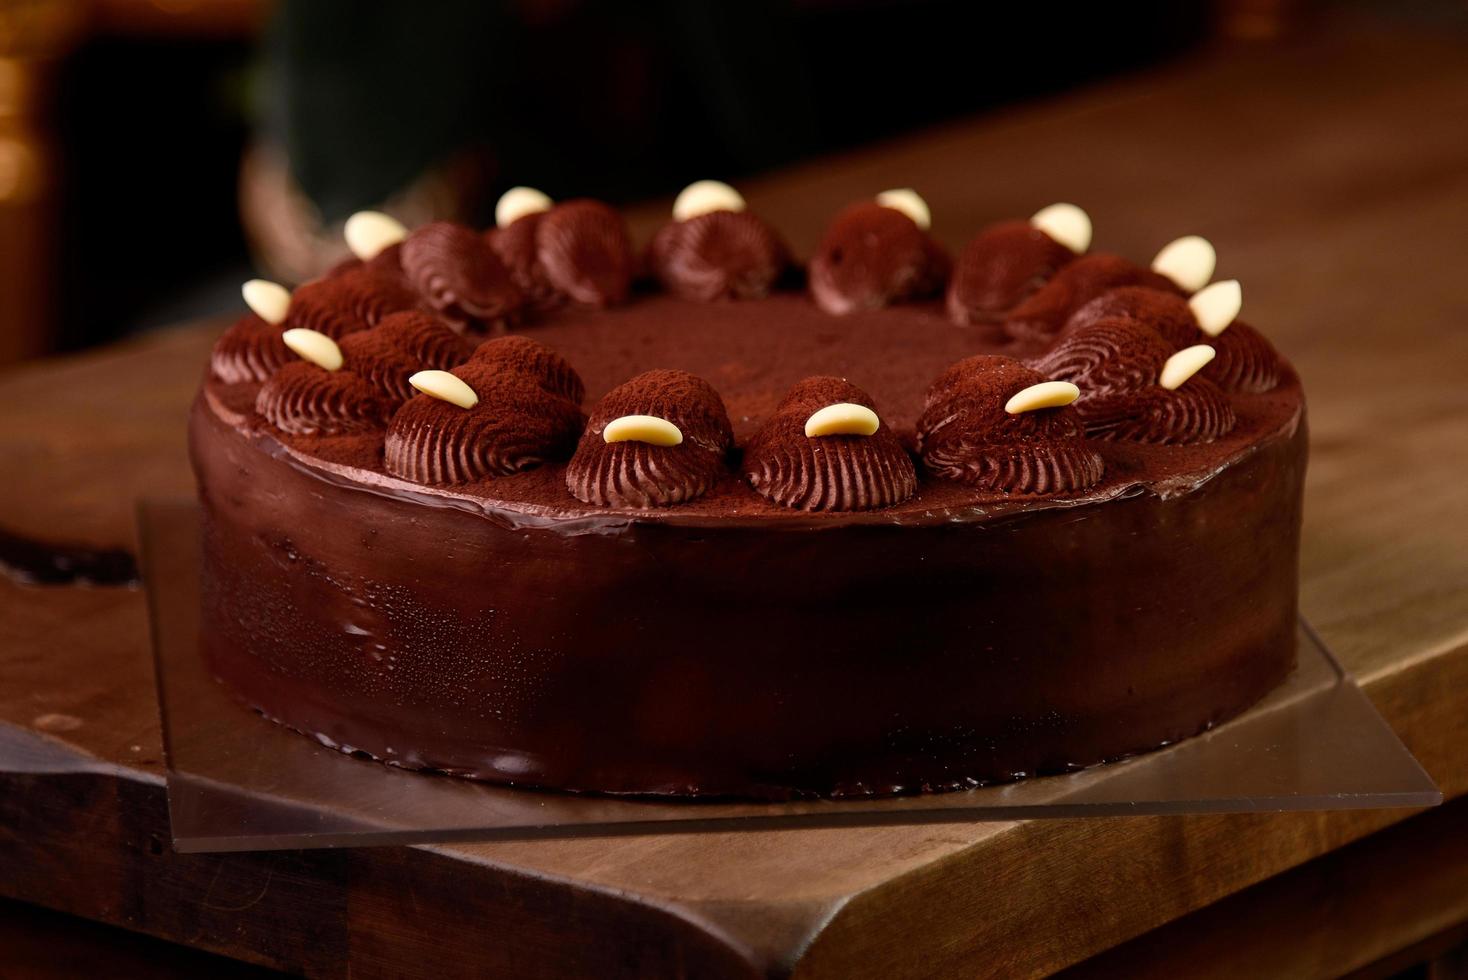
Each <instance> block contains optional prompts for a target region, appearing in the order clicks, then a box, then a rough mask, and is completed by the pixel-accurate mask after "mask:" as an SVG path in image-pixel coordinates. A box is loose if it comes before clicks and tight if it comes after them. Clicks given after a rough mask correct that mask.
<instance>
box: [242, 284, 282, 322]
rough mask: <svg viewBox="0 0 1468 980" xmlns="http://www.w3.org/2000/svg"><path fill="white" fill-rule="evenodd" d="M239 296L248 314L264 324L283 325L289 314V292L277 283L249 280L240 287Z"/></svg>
mask: <svg viewBox="0 0 1468 980" xmlns="http://www.w3.org/2000/svg"><path fill="white" fill-rule="evenodd" d="M240 295H241V296H243V297H244V298H245V305H246V306H248V307H249V308H250V312H252V313H254V314H255V315H256V316H258V317H259V318H260V319H262V320H264V321H265V322H266V323H271V324H280V323H284V322H285V315H286V314H287V313H288V312H290V308H291V292H290V290H289V289H286V288H285V287H284V286H282V285H281V284H280V283H278V282H271V281H270V280H269V279H251V280H249V281H248V282H246V283H245V284H244V285H243V286H241V287H240Z"/></svg>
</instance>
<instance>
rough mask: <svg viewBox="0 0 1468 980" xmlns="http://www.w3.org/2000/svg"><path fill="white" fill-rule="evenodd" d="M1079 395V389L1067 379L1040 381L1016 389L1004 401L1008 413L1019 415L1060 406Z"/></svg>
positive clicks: (1067, 403)
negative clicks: (1018, 389) (1007, 399)
mask: <svg viewBox="0 0 1468 980" xmlns="http://www.w3.org/2000/svg"><path fill="white" fill-rule="evenodd" d="M1079 397H1081V389H1079V388H1077V387H1076V386H1075V385H1073V384H1071V383H1070V382H1069V381H1041V382H1040V383H1039V384H1037V385H1030V386H1029V387H1028V388H1025V389H1024V390H1023V391H1016V392H1015V393H1014V394H1013V395H1011V396H1010V399H1009V401H1007V402H1005V403H1004V410H1005V411H1006V412H1008V413H1009V414H1010V415H1021V414H1023V413H1025V412H1033V411H1035V410H1036V409H1041V408H1060V407H1062V406H1064V405H1069V404H1070V403H1071V402H1073V401H1075V400H1076V399H1077V398H1079Z"/></svg>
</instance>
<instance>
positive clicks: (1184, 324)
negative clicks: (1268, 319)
mask: <svg viewBox="0 0 1468 980" xmlns="http://www.w3.org/2000/svg"><path fill="white" fill-rule="evenodd" d="M1242 305H1243V289H1242V287H1240V285H1239V283H1238V280H1236V279H1226V280H1223V281H1221V282H1215V283H1212V284H1210V285H1208V286H1206V287H1204V288H1203V289H1201V290H1199V291H1198V292H1197V293H1194V294H1193V296H1192V297H1191V298H1187V299H1185V298H1183V297H1182V296H1179V295H1178V294H1177V293H1173V292H1164V291H1162V290H1158V289H1149V288H1147V287H1145V286H1123V287H1121V288H1118V289H1113V290H1110V291H1109V292H1106V293H1103V294H1102V295H1100V296H1098V297H1097V298H1095V299H1093V300H1092V301H1091V302H1089V303H1087V304H1086V305H1085V306H1083V307H1081V308H1080V309H1079V310H1077V311H1076V313H1075V314H1074V315H1073V316H1072V317H1071V318H1070V320H1069V321H1068V322H1067V323H1066V325H1065V330H1064V331H1063V332H1062V334H1061V336H1062V337H1064V336H1067V335H1069V334H1071V333H1074V332H1075V331H1076V330H1080V329H1082V328H1084V327H1087V326H1089V325H1091V324H1092V323H1095V322H1097V321H1098V320H1104V319H1109V318H1112V317H1126V318H1130V319H1133V320H1140V321H1142V322H1143V323H1145V324H1147V325H1148V326H1150V327H1152V328H1153V329H1154V330H1156V331H1157V332H1158V333H1160V334H1161V335H1162V336H1163V338H1164V339H1165V340H1167V341H1168V343H1170V344H1172V345H1173V346H1174V347H1177V348H1183V347H1191V346H1193V345H1194V344H1208V345H1209V346H1211V347H1212V348H1213V349H1214V351H1215V352H1216V354H1217V356H1216V357H1214V359H1213V360H1212V361H1211V362H1209V364H1208V365H1207V366H1206V367H1204V368H1203V377H1205V378H1207V379H1208V380H1209V381H1212V382H1213V383H1214V384H1216V385H1218V386H1219V387H1220V388H1223V389H1224V390H1225V391H1247V392H1260V391H1269V390H1270V389H1272V388H1275V387H1277V386H1278V385H1279V380H1280V358H1279V354H1278V353H1277V352H1276V351H1275V349H1274V346H1273V345H1272V344H1270V343H1269V341H1268V340H1266V339H1265V338H1264V336H1263V335H1262V334H1260V333H1259V332H1258V331H1257V330H1255V329H1254V328H1253V327H1250V326H1249V325H1248V324H1246V323H1242V322H1240V321H1239V319H1238V315H1239V310H1240V308H1241V307H1242Z"/></svg>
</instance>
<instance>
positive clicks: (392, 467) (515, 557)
mask: <svg viewBox="0 0 1468 980" xmlns="http://www.w3.org/2000/svg"><path fill="white" fill-rule="evenodd" d="M496 217H497V226H496V227H495V228H492V229H490V230H489V231H487V232H483V233H481V232H478V231H474V230H472V229H469V228H466V227H463V226H460V225H456V224H451V223H446V222H444V223H436V224H430V225H427V226H425V227H422V228H418V229H416V230H414V231H412V232H411V233H409V232H408V231H407V230H406V229H404V228H402V227H401V226H400V225H398V224H397V223H396V222H394V221H393V220H392V219H390V218H388V217H387V216H385V215H381V214H376V213H372V212H364V213H361V214H358V215H355V216H354V217H353V218H352V219H351V220H350V221H349V222H348V224H347V229H346V232H347V240H348V243H349V245H350V246H351V248H352V251H353V253H354V254H355V255H356V256H357V257H356V258H354V259H350V260H348V261H347V262H345V263H343V264H342V265H340V266H338V267H337V268H335V269H333V270H332V271H331V272H329V273H328V274H327V275H325V276H323V277H322V278H320V279H319V280H316V281H314V282H310V283H306V284H305V285H302V286H300V287H299V288H297V289H296V290H295V291H294V292H288V291H286V290H285V289H284V288H282V287H279V286H276V285H274V284H272V283H268V282H264V281H261V280H254V281H252V282H250V283H248V284H246V287H245V298H246V302H247V304H248V305H249V306H250V308H251V311H252V312H251V313H250V314H249V315H247V316H245V317H244V318H243V319H241V320H240V321H239V322H237V323H236V324H235V325H234V326H232V327H231V328H230V329H229V330H228V331H227V332H226V333H225V334H224V335H223V336H222V337H221V338H220V340H219V342H218V344H217V345H216V347H215V349H214V353H213V357H212V361H211V364H210V368H209V374H208V377H207V379H206V380H205V382H204V385H203V387H202V390H201V393H200V396H199V398H198V400H197V402H196V404H195V408H194V411H193V415H192V422H191V439H190V445H191V453H192V457H193V461H194V466H195V469H196V471H197V474H198V480H199V489H200V496H201V499H202V502H203V507H204V513H205V524H204V528H205V538H204V565H203V585H204V597H205V598H204V602H205V609H204V646H205V650H204V653H205V656H206V657H207V660H208V663H209V665H210V667H211V669H212V670H213V672H214V673H215V674H216V675H217V676H218V677H219V678H220V679H221V680H222V681H223V682H224V683H225V684H227V685H228V686H229V687H230V688H231V689H232V690H233V691H234V692H235V693H236V694H237V695H238V696H239V697H240V698H241V699H242V700H243V701H245V702H246V703H247V704H249V705H251V706H253V707H255V708H257V709H258V710H260V711H261V712H263V713H264V714H265V715H267V716H268V717H270V718H272V719H275V720H276V721H279V722H281V723H283V724H286V725H289V726H290V727H292V728H294V729H297V730H299V731H301V732H304V733H307V734H309V735H312V736H314V737H315V738H317V739H319V740H320V741H322V742H324V743H326V744H328V745H332V746H335V747H338V748H341V749H343V750H346V751H360V752H365V753H368V754H370V755H371V756H373V757H375V758H377V759H379V760H381V761H383V762H388V763H392V764H395V765H400V766H407V767H410V768H423V769H434V770H441V771H444V772H448V773H453V774H457V775H462V776H471V777H475V778H481V779H490V780H496V781H501V782H506V783H513V784H516V785H525V786H536V787H547V788H556V789H564V790H574V791H586V792H602V793H622V794H660V795H672V796H725V797H745V798H781V797H790V796H808V795H826V796H848V795H853V794H890V793H904V792H918V791H937V790H951V789H958V788H966V787H972V786H976V785H980V784H983V783H986V782H992V781H997V780H1008V779H1015V778H1019V777H1022V776H1027V775H1032V774H1038V773H1051V772H1059V771H1064V770H1068V769H1073V768H1077V767H1081V766H1087V765H1091V764H1094V763H1097V762H1101V761H1104V760H1108V759H1114V758H1117V757H1120V756H1124V755H1128V754H1131V753H1136V752H1141V751H1146V750H1148V749H1152V748H1156V747H1157V746H1160V745H1163V744H1166V743H1168V742H1172V741H1175V740H1177V739H1181V738H1185V737H1187V736H1189V735H1193V734H1195V733H1197V732H1200V731H1202V730H1204V729H1207V728H1209V727H1211V726H1212V725H1214V724H1217V723H1218V722H1220V721H1222V720H1224V719H1226V718H1228V717H1230V716H1232V715H1234V714H1237V713H1238V712H1240V711H1242V710H1243V709H1245V708H1247V707H1248V706H1249V705H1251V704H1253V703H1254V702H1255V701H1257V700H1258V699H1259V698H1260V697H1261V696H1262V695H1263V694H1265V693H1266V692H1267V691H1269V690H1270V689H1271V688H1273V687H1274V686H1275V685H1277V684H1278V683H1279V682H1280V681H1281V680H1282V679H1283V678H1284V677H1285V676H1286V675H1287V674H1288V673H1289V671H1290V670H1291V668H1292V666H1293V664H1294V658H1295V645H1294V637H1295V615H1296V613H1295V607H1296V571H1297V561H1298V549H1299V531H1300V501H1301V487H1302V482H1303V477H1304V471H1305V454H1306V441H1305V425H1304V401H1303V396H1302V392H1301V389H1300V384H1299V380H1298V378H1297V377H1296V375H1295V373H1294V372H1293V371H1292V370H1291V368H1290V367H1289V365H1288V364H1287V363H1285V362H1284V361H1283V360H1282V359H1281V358H1280V357H1279V356H1278V355H1277V354H1276V353H1275V351H1274V350H1273V348H1272V347H1271V346H1270V344H1269V343H1268V341H1267V340H1265V339H1264V338H1263V336H1262V335H1261V334H1260V333H1258V332H1257V331H1255V330H1253V329H1252V328H1250V327H1249V326H1248V325H1247V324H1245V323H1243V322H1240V321H1239V320H1238V312H1239V308H1240V304H1241V298H1242V297H1241V291H1240V288H1239V286H1238V283H1236V282H1233V281H1226V282H1217V283H1213V284H1212V285H1208V282H1209V280H1210V279H1211V277H1212V274H1213V265H1214V259H1213V250H1212V247H1211V246H1209V245H1208V243H1207V242H1205V241H1203V240H1202V239H1198V238H1195V237H1189V238H1183V239H1179V240H1177V241H1176V242H1173V243H1172V244H1171V245H1168V246H1167V247H1165V248H1164V249H1163V250H1162V251H1161V252H1160V253H1159V254H1158V255H1157V257H1156V259H1155V260H1154V261H1153V262H1152V263H1151V265H1150V267H1149V266H1146V265H1139V264H1135V263H1133V262H1130V261H1128V260H1126V259H1123V258H1120V257H1117V256H1114V255H1107V254H1099V253H1090V252H1088V249H1089V244H1090V238H1091V229H1090V222H1089V219H1087V218H1086V216H1085V214H1084V212H1081V211H1080V210H1079V209H1078V208H1074V207H1072V206H1070V205H1055V206H1052V207H1050V208H1046V209H1044V210H1043V211H1041V212H1039V213H1038V214H1036V215H1035V216H1034V217H1033V218H1031V219H1029V220H1027V221H1026V220H1017V221H1007V222H1003V223H1000V224H997V225H994V226H993V227H990V228H988V229H985V230H983V231H982V232H980V233H979V234H978V236H977V237H975V238H974V239H973V240H972V241H971V242H970V243H969V244H968V245H967V246H966V247H965V248H964V249H963V250H962V252H961V253H960V254H958V255H957V256H956V257H953V256H950V255H949V254H948V253H946V252H945V251H944V249H943V248H942V247H940V246H939V245H938V244H937V242H936V241H935V240H934V239H933V238H932V237H931V235H930V234H929V222H930V216H929V213H928V209H927V206H926V205H925V204H924V202H923V201H922V199H921V198H919V197H918V196H917V195H916V194H914V193H913V192H911V191H890V192H885V193H883V194H881V195H878V196H877V197H876V198H875V199H873V200H871V201H864V202H858V203H855V204H852V205H851V206H849V207H848V208H846V209H844V210H843V211H841V212H840V213H839V214H837V215H835V216H834V218H833V219H832V221H831V223H830V225H829V228H828V230H827V232H826V234H825V236H824V238H823V239H822V241H821V243H820V245H819V247H818V248H817V250H816V252H815V254H814V255H813V256H811V257H810V258H809V261H807V262H805V263H804V264H803V265H801V264H798V263H796V262H795V261H794V260H793V259H792V257H791V255H790V253H789V251H788V250H787V248H786V246H785V245H784V243H783V242H782V240H781V236H780V234H779V232H778V231H777V230H776V229H775V228H774V227H773V226H772V225H771V224H770V223H768V222H767V221H765V220H764V219H762V218H761V217H760V216H758V215H755V214H753V213H751V212H750V211H749V210H747V209H746V208H745V206H744V202H743V201H742V200H741V199H740V198H739V196H738V194H737V193H735V192H734V191H733V189H732V188H729V187H727V186H726V185H722V184H717V183H714V182H700V183H699V184H695V185H693V186H692V187H690V188H689V189H688V190H687V191H685V192H684V194H683V195H681V196H680V198H679V200H678V203H677V205H676V206H675V209H674V214H673V218H672V220H670V221H669V222H668V223H667V224H666V225H665V226H664V227H663V228H662V229H661V230H659V231H658V233H657V234H656V235H655V236H654V238H653V239H652V241H651V242H649V243H648V244H647V245H646V247H645V248H644V249H641V250H635V249H634V247H633V245H632V243H631V242H630V241H629V238H628V234H627V232H626V230H625V227H624V224H623V221H622V219H621V218H620V216H619V215H618V214H617V213H616V212H615V211H613V210H612V209H611V208H608V207H607V206H605V205H603V204H600V203H598V202H595V201H588V200H573V201H567V202H564V203H553V202H552V201H550V200H549V199H548V198H546V197H545V196H544V195H543V194H540V193H538V192H535V191H531V190H529V189H525V188H517V189H515V190H513V191H511V192H510V193H508V194H506V195H505V197H504V198H503V199H502V200H501V202H500V207H499V209H498V212H497V215H496Z"/></svg>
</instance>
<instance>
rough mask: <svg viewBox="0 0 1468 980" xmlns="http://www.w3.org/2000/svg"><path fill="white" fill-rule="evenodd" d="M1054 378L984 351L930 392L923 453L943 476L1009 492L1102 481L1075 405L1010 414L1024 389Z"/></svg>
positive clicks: (921, 429) (921, 432)
mask: <svg viewBox="0 0 1468 980" xmlns="http://www.w3.org/2000/svg"><path fill="white" fill-rule="evenodd" d="M1045 380H1048V379H1046V377H1045V376H1044V375H1042V374H1040V373H1039V372H1038V371H1035V370H1033V369H1032V368H1029V367H1026V366H1025V365H1024V364H1022V363H1020V362H1019V361H1017V360H1015V359H1013V358H1010V357H1004V356H1002V355H998V354H978V355H975V356H973V357H969V358H965V359H964V360H962V361H959V362H958V363H956V364H954V365H953V366H952V367H950V368H949V369H948V370H946V371H944V372H943V373H942V374H941V375H939V376H938V378H937V380H935V381H934V382H933V384H932V387H930V388H929V389H928V394H927V400H926V403H925V407H924V409H923V414H922V416H921V418H919V419H918V430H917V437H918V451H919V453H920V455H921V456H922V459H923V463H924V464H925V465H926V466H927V468H928V469H929V470H930V471H931V472H932V473H934V474H935V475H937V476H940V477H943V478H946V479H950V480H958V481H961V482H963V483H967V484H969V485H970V486H974V487H979V488H981V489H985V490H997V491H1002V492H1006V493H1025V494H1046V493H1071V492H1075V491H1078V490H1084V489H1086V488H1087V487H1091V486H1094V485H1095V484H1096V483H1098V482H1100V480H1101V473H1102V461H1101V457H1100V456H1099V455H1098V454H1097V453H1096V452H1094V451H1093V450H1092V449H1091V448H1090V447H1088V446H1087V445H1086V442H1085V431H1084V428H1083V427H1082V425H1081V419H1080V416H1079V415H1078V414H1077V413H1076V410H1075V409H1074V408H1072V407H1070V406H1068V405H1067V406H1062V407H1057V408H1044V409H1037V410H1035V411H1029V412H1022V413H1020V414H1018V415H1010V414H1009V413H1008V412H1007V411H1005V405H1006V403H1007V402H1008V401H1009V399H1010V397H1011V396H1013V395H1015V394H1016V393H1018V392H1019V391H1021V390H1023V389H1025V388H1028V387H1030V386H1031V385H1036V384H1039V383H1040V382H1042V381H1045Z"/></svg>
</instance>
